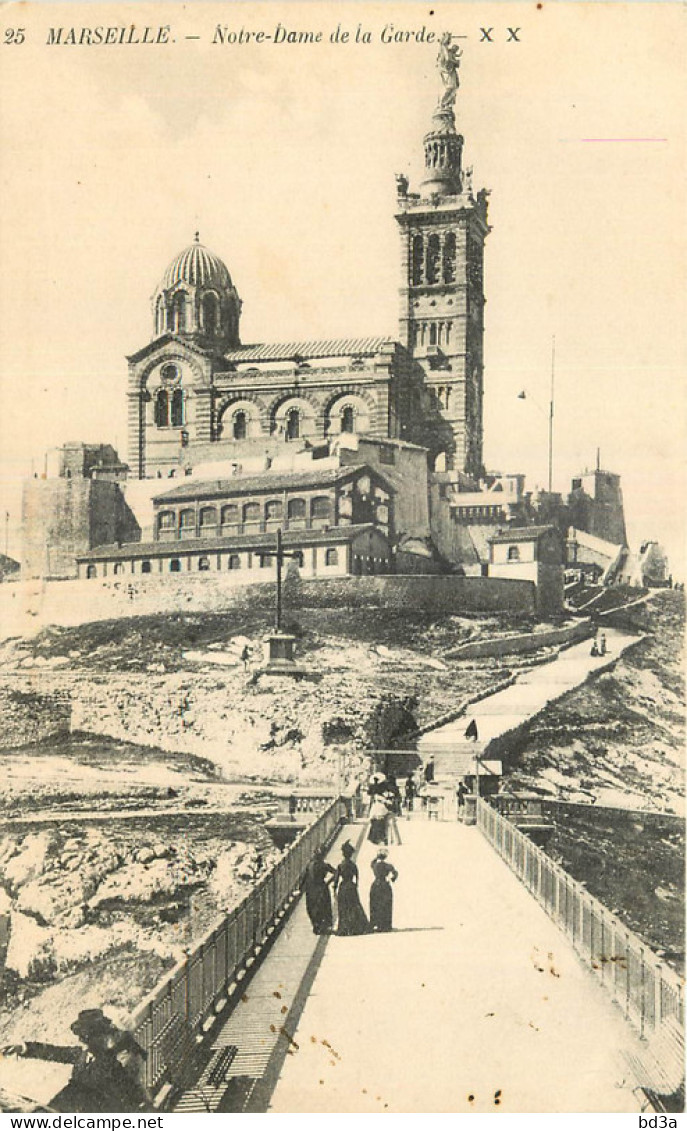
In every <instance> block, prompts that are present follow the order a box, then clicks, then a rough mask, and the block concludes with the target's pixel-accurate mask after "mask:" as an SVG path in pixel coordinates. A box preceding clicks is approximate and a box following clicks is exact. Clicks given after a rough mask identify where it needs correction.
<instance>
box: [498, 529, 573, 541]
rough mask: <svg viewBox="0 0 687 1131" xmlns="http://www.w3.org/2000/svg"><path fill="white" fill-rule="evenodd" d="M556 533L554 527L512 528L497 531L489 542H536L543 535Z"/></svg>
mask: <svg viewBox="0 0 687 1131" xmlns="http://www.w3.org/2000/svg"><path fill="white" fill-rule="evenodd" d="M551 533H554V534H555V533H557V530H556V527H555V526H512V527H511V528H510V530H498V531H497V532H496V534H492V536H491V538H490V539H489V541H490V542H538V541H539V539H540V538H543V537H544V535H545V534H551Z"/></svg>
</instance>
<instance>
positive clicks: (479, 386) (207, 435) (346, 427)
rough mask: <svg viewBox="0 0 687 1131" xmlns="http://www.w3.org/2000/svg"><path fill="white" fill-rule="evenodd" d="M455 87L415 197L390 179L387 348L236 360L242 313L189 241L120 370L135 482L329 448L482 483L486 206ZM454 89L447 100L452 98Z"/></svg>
mask: <svg viewBox="0 0 687 1131" xmlns="http://www.w3.org/2000/svg"><path fill="white" fill-rule="evenodd" d="M456 72H457V61H456V63H455V67H454V69H453V71H451V68H450V66H449V67H448V70H442V77H443V78H444V84H445V88H444V94H443V96H442V98H441V100H440V102H439V105H438V106H437V108H436V110H435V112H434V115H433V118H432V122H431V128H430V130H429V132H428V133H427V135H426V136H425V138H424V156H425V175H424V180H423V182H422V184H421V185H420V187H419V190H418V191H417V192H410V191H409V184H408V181H407V178H405V177H403V176H397V214H396V220H397V223H398V225H399V231H400V237H401V279H400V297H401V315H400V322H399V330H398V338H397V339H393V338H390V337H384V336H380V337H371V338H357V339H355V338H354V339H339V340H330V341H290V342H280V343H271V344H270V343H256V344H243V343H242V341H241V334H240V318H241V305H242V304H241V299H240V297H239V295H238V292H237V289H236V287H235V286H234V283H233V281H232V278H231V275H230V273H229V270H228V269H227V267H226V265H225V264H224V263H223V261H222V260H221V259H220V258H219V257H218V256H217V255H215V254H214V253H213V252H211V251H209V250H208V249H207V248H206V247H204V246H203V245H202V244H201V243H200V240H199V236H198V234H196V239H195V241H194V242H193V243H192V244H191V245H190V246H189V247H187V248H185V249H184V250H183V251H182V252H180V253H179V255H177V256H176V257H175V258H174V259H173V260H172V262H171V263H170V265H169V267H168V268H167V270H166V271H165V273H164V275H163V277H162V279H161V281H160V283H159V285H158V287H157V289H156V291H155V293H154V295H153V299H152V321H153V337H152V340H151V341H150V342H149V343H148V344H147V345H145V346H144V347H143V348H142V349H140V350H138V351H137V352H136V353H134V354H133V355H132V356H131V357H130V358H129V359H128V360H129V384H128V402H129V410H128V418H129V430H128V436H129V454H128V458H129V465H130V468H131V471H132V473H133V474H134V475H135V476H136V477H137V478H139V479H142V478H150V477H161V478H162V477H169V476H172V477H173V476H175V475H179V474H184V472H186V471H188V470H189V469H193V468H194V467H196V466H197V465H198V464H199V463H202V462H207V461H217V460H222V459H226V460H229V461H235V460H237V459H239V458H240V457H242V456H244V455H245V454H246V453H251V454H253V455H256V454H257V453H260V454H261V455H262V456H263V457H264V459H265V466H266V467H269V465H270V461H273V460H274V459H275V458H276V457H278V456H279V454H280V452H283V449H284V445H286V444H289V445H301V446H304V445H305V446H307V447H316V446H318V445H322V444H325V443H327V442H328V441H331V440H332V439H334V438H335V437H337V436H339V435H340V434H341V433H350V434H354V435H358V436H361V437H365V438H369V439H377V440H384V439H398V440H403V441H406V442H410V443H414V444H417V445H420V446H422V447H425V448H426V449H427V452H428V459H429V466H430V469H433V468H434V466H435V465H436V466H441V468H442V470H445V469H454V470H456V471H458V472H460V473H463V474H465V475H466V476H468V477H470V478H471V479H472V480H477V479H478V478H479V477H480V475H481V474H482V470H483V469H482V398H483V334H484V319H483V310H484V284H483V248H484V240H485V237H486V235H487V233H488V231H489V228H488V224H487V194H486V192H485V191H484V190H482V191H480V192H478V193H477V194H476V195H475V194H474V193H473V190H472V174H471V170H464V169H463V166H462V152H463V138H462V136H461V135H460V134H459V133H458V132H457V130H456V126H455V116H454V109H453V101H454V99H455V91H456V89H457V77H456ZM453 78H455V84H454V85H452V81H453Z"/></svg>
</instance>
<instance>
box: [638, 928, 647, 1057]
mask: <svg viewBox="0 0 687 1131" xmlns="http://www.w3.org/2000/svg"><path fill="white" fill-rule="evenodd" d="M639 970H640V996H639V1035H640V1037H643V1036H644V1013H645V1009H646V1002H645V994H646V971H645V968H644V948H642V950H640V952H639Z"/></svg>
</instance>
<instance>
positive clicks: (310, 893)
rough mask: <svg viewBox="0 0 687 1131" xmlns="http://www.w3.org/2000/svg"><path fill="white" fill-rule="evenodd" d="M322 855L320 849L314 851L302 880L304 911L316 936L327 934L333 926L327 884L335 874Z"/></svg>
mask: <svg viewBox="0 0 687 1131" xmlns="http://www.w3.org/2000/svg"><path fill="white" fill-rule="evenodd" d="M324 853H325V850H324V848H322V847H320V848H317V849H315V855H314V856H313V858H312V860H311V861H310V863H309V864H308V867H307V868H306V871H305V876H304V878H303V886H304V888H305V909H306V911H307V912H308V916H309V918H310V922H311V923H312V929H313V931H314V933H315V934H316V935H326V934H328V933H329V931H331V929H332V927H333V925H334V916H333V914H332V897H331V892H330V891H329V884H330V882H331V878H332V877H333V876H334V875H335V874H336V873H335V869H334V868H332V866H331V864H328V863H327V861H326V860H325V858H324Z"/></svg>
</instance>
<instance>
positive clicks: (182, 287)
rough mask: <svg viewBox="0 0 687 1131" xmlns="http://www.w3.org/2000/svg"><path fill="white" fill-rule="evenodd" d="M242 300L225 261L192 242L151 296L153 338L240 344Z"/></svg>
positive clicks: (197, 238) (226, 345)
mask: <svg viewBox="0 0 687 1131" xmlns="http://www.w3.org/2000/svg"><path fill="white" fill-rule="evenodd" d="M240 315H241V299H240V298H239V296H238V294H237V291H236V287H235V286H234V284H233V283H232V281H231V275H230V274H229V272H228V270H227V268H226V264H224V263H223V262H222V260H221V259H220V258H219V256H218V255H215V254H214V252H212V251H210V250H209V249H208V248H207V247H204V246H203V244H202V243H201V242H200V239H199V237H198V233H197V232H196V238H195V241H194V242H193V243H192V244H191V245H190V246H189V247H185V248H184V250H183V251H180V252H179V254H178V255H177V256H175V258H174V259H173V260H172V262H171V263H170V265H169V267H168V268H167V270H166V271H165V273H164V275H163V276H162V280H161V282H160V285H159V286H158V288H157V290H156V292H155V294H154V295H153V326H154V337H159V336H160V335H161V334H164V333H172V334H181V335H183V336H184V337H187V338H188V337H192V338H194V339H196V340H197V341H198V343H199V344H200V345H203V346H211V347H213V348H214V347H221V348H225V349H226V348H229V347H231V346H236V345H238V344H239V318H240Z"/></svg>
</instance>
